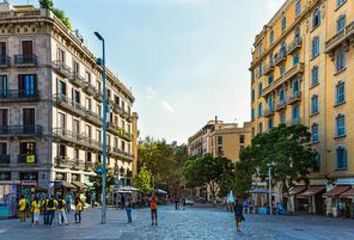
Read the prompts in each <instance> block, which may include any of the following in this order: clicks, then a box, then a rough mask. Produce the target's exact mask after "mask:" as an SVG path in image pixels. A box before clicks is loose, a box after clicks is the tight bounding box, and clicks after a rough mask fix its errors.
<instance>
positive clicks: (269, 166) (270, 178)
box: [267, 164, 273, 215]
mask: <svg viewBox="0 0 354 240" xmlns="http://www.w3.org/2000/svg"><path fill="white" fill-rule="evenodd" d="M267 166H268V175H269V176H268V181H269V182H268V185H269V214H270V215H272V214H273V206H272V167H273V165H272V164H268V165H267Z"/></svg>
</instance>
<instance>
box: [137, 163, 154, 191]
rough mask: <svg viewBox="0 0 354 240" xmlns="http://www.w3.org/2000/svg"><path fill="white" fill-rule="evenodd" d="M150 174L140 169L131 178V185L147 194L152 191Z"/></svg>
mask: <svg viewBox="0 0 354 240" xmlns="http://www.w3.org/2000/svg"><path fill="white" fill-rule="evenodd" d="M151 176H152V174H151V172H150V171H149V170H148V169H147V168H146V166H143V167H142V168H140V170H139V173H138V174H137V175H135V176H134V178H133V185H134V186H135V187H137V188H139V189H140V190H141V191H142V192H143V193H145V194H148V193H150V192H151V190H152V186H151Z"/></svg>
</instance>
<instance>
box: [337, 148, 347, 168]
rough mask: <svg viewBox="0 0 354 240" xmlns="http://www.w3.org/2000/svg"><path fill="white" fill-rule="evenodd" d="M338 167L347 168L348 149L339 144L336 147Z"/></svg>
mask: <svg viewBox="0 0 354 240" xmlns="http://www.w3.org/2000/svg"><path fill="white" fill-rule="evenodd" d="M336 167H337V169H346V168H347V149H346V148H345V147H343V146H338V147H337V149H336Z"/></svg>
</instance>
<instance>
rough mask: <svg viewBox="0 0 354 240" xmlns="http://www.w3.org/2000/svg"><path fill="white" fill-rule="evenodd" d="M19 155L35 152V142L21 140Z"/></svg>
mask: <svg viewBox="0 0 354 240" xmlns="http://www.w3.org/2000/svg"><path fill="white" fill-rule="evenodd" d="M20 154H21V155H33V154H36V143H34V142H21V143H20Z"/></svg>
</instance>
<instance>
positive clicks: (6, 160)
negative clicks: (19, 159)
mask: <svg viewBox="0 0 354 240" xmlns="http://www.w3.org/2000/svg"><path fill="white" fill-rule="evenodd" d="M8 164H10V155H0V165H8Z"/></svg>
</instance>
